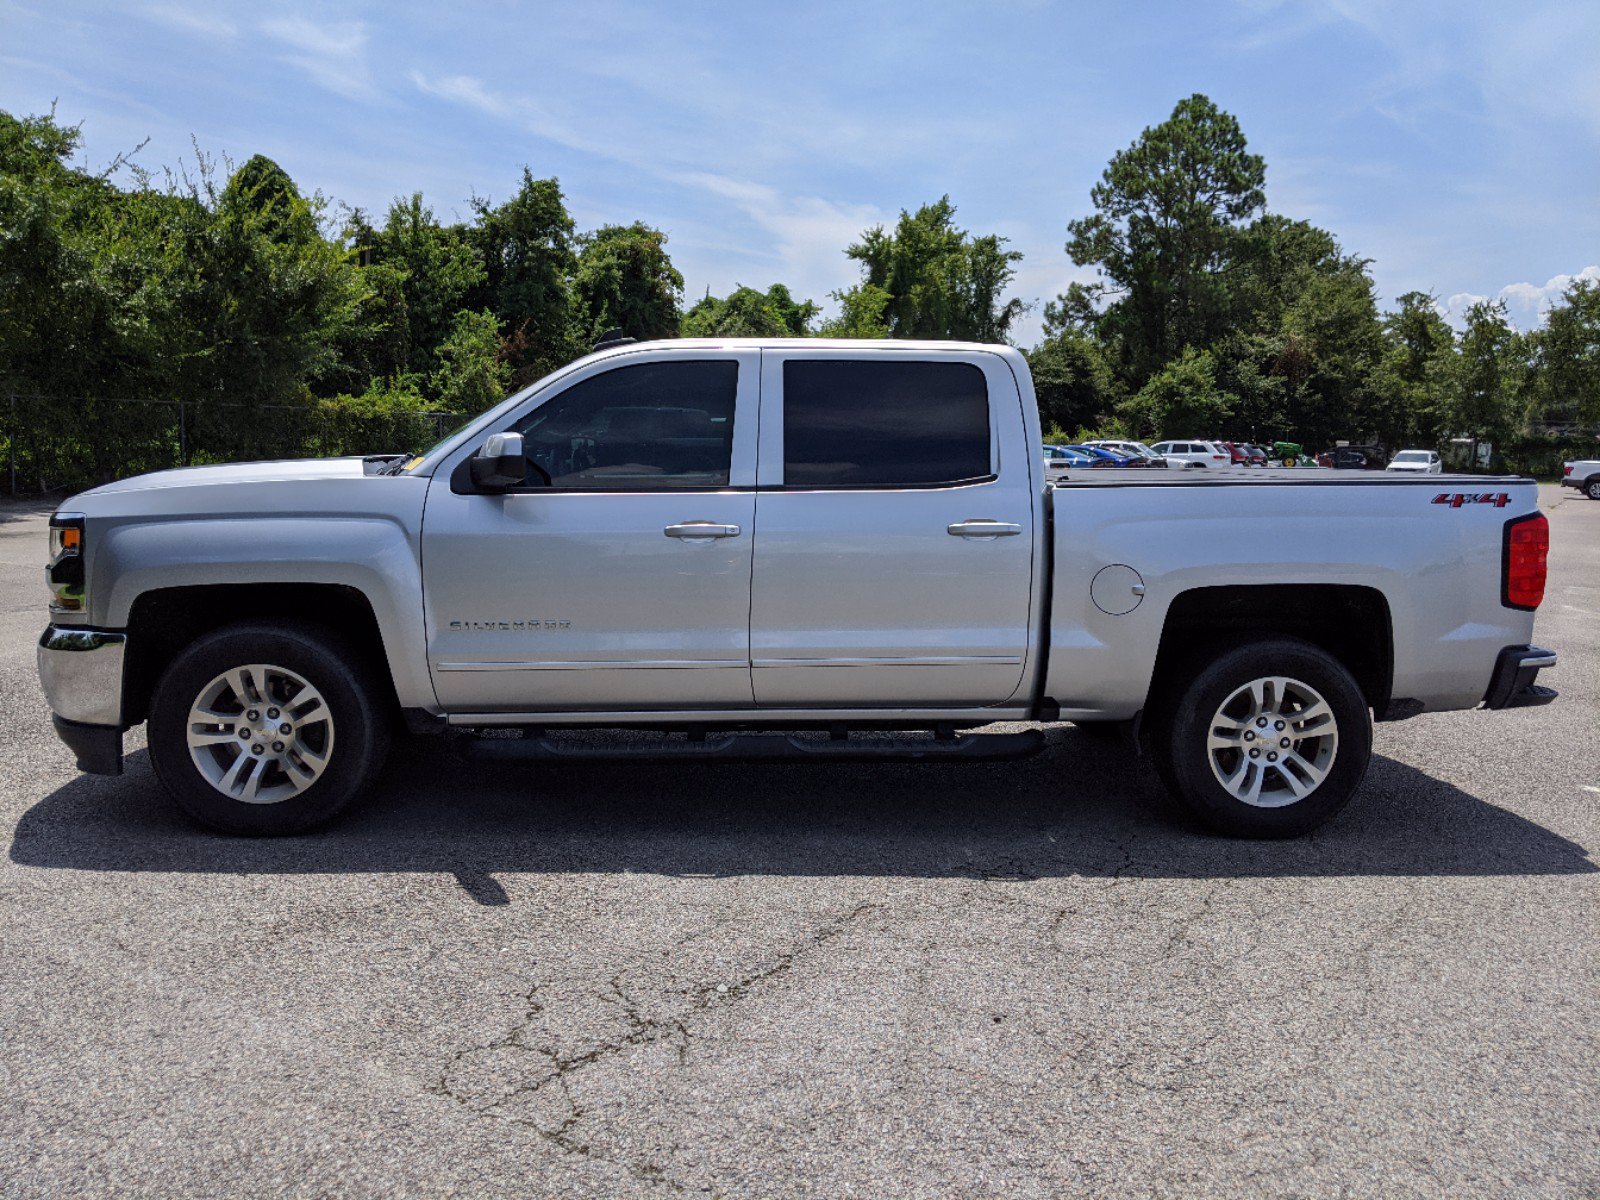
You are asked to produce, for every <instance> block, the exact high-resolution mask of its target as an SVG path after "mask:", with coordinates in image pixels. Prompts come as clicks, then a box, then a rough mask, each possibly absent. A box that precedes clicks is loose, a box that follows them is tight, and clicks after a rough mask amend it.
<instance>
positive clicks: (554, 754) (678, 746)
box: [457, 729, 1044, 763]
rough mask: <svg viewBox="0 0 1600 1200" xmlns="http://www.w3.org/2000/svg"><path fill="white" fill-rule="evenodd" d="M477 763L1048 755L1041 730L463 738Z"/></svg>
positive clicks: (464, 746)
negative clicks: (606, 740) (614, 739)
mask: <svg viewBox="0 0 1600 1200" xmlns="http://www.w3.org/2000/svg"><path fill="white" fill-rule="evenodd" d="M457 748H458V749H459V751H460V753H461V755H462V756H463V757H464V758H469V759H471V760H473V761H475V762H509V761H519V762H527V761H529V760H542V761H545V762H549V761H551V760H557V759H559V760H562V761H585V760H587V761H591V762H629V763H665V762H682V761H683V760H684V759H697V758H706V759H719V760H721V761H723V762H773V761H788V762H821V761H824V760H827V759H846V758H855V759H871V760H874V761H878V762H885V761H887V762H919V761H927V760H936V759H954V760H957V761H963V762H973V761H993V760H995V759H1006V758H1026V757H1028V756H1029V755H1031V754H1037V753H1038V752H1039V751H1040V750H1042V749H1044V734H1043V733H1042V732H1040V731H1039V730H1037V729H1028V730H1024V731H1023V732H1021V733H968V734H964V735H962V736H961V737H953V738H895V737H883V738H878V737H874V738H856V739H853V740H852V739H848V738H829V739H827V740H822V739H819V738H800V737H795V736H793V735H791V734H785V733H733V734H723V735H719V736H717V737H707V738H705V739H704V740H701V741H695V740H693V739H683V740H678V739H671V740H662V741H635V742H618V743H615V744H612V745H605V744H597V743H595V742H575V741H567V740H564V739H563V740H559V741H558V740H557V739H555V738H550V737H522V738H487V737H464V738H462V739H461V740H460V743H459V745H458V747H457Z"/></svg>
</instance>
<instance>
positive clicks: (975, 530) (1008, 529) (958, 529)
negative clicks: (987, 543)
mask: <svg viewBox="0 0 1600 1200" xmlns="http://www.w3.org/2000/svg"><path fill="white" fill-rule="evenodd" d="M949 532H950V536H951V537H964V538H997V537H1016V536H1017V534H1019V533H1021V532H1022V526H1021V525H1018V524H1016V523H1014V522H1012V521H984V520H978V521H957V522H956V523H955V524H954V525H952V526H950V530H949Z"/></svg>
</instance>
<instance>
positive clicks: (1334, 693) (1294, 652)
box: [1163, 639, 1372, 838]
mask: <svg viewBox="0 0 1600 1200" xmlns="http://www.w3.org/2000/svg"><path fill="white" fill-rule="evenodd" d="M1269 675H1278V676H1284V677H1286V678H1289V679H1296V680H1299V681H1300V682H1302V683H1305V684H1308V685H1309V686H1311V687H1312V688H1315V689H1316V690H1317V691H1318V692H1319V693H1321V695H1322V697H1323V699H1324V700H1326V701H1327V702H1328V706H1329V708H1330V709H1332V710H1333V714H1334V720H1335V721H1336V723H1337V728H1338V734H1339V748H1338V752H1337V754H1336V755H1335V757H1334V762H1333V767H1332V769H1331V770H1330V771H1329V772H1328V776H1327V778H1326V779H1325V780H1324V781H1323V782H1322V784H1321V786H1320V787H1318V788H1317V789H1316V791H1314V792H1312V793H1311V795H1309V796H1307V797H1306V798H1305V799H1304V800H1300V801H1296V802H1295V803H1293V804H1286V805H1284V806H1282V807H1280V808H1258V807H1256V806H1254V805H1250V804H1246V803H1245V802H1244V801H1242V800H1238V799H1236V798H1235V797H1234V796H1232V795H1231V794H1230V793H1229V792H1228V790H1227V789H1226V788H1224V787H1223V786H1222V784H1221V783H1219V782H1218V781H1217V778H1216V776H1215V775H1214V774H1213V773H1212V770H1211V760H1210V753H1209V751H1208V750H1207V748H1206V740H1207V738H1208V736H1209V732H1210V723H1211V718H1212V717H1213V716H1214V715H1215V714H1216V711H1217V709H1218V708H1219V707H1220V706H1221V705H1222V703H1223V701H1225V700H1226V699H1227V698H1228V697H1229V696H1230V695H1232V694H1233V693H1234V692H1235V691H1236V690H1237V689H1238V688H1240V687H1242V686H1244V685H1245V684H1247V683H1249V682H1250V681H1251V680H1254V679H1261V678H1265V677H1267V676H1269ZM1169 728H1170V732H1169V735H1168V739H1167V746H1166V747H1165V749H1166V754H1165V755H1164V756H1163V757H1164V758H1165V759H1166V762H1165V763H1164V764H1163V765H1164V766H1165V767H1166V768H1167V770H1166V771H1164V772H1163V775H1164V776H1165V777H1166V779H1167V782H1168V784H1169V786H1170V787H1171V788H1172V789H1173V790H1174V791H1175V792H1176V794H1177V796H1178V799H1179V800H1180V801H1182V802H1183V804H1184V805H1185V806H1186V807H1187V808H1188V809H1189V810H1190V811H1191V812H1192V813H1193V814H1194V815H1195V816H1196V817H1197V818H1199V819H1200V820H1201V821H1202V822H1203V823H1205V824H1206V825H1208V826H1210V827H1211V828H1212V829H1215V830H1217V831H1219V832H1221V833H1226V834H1230V835H1233V836H1236V837H1257V838H1283V837H1299V836H1301V835H1302V834H1305V833H1309V832H1310V831H1311V830H1313V829H1315V828H1317V827H1318V826H1319V825H1321V824H1323V823H1324V822H1325V821H1327V820H1328V819H1329V818H1331V817H1332V816H1333V815H1334V814H1335V813H1337V812H1338V811H1339V810H1340V809H1342V808H1343V807H1344V806H1345V805H1346V804H1347V803H1349V801H1350V797H1351V796H1352V795H1353V794H1354V793H1355V790H1356V788H1357V787H1358V786H1360V784H1361V781H1362V779H1363V778H1364V777H1365V776H1366V773H1367V764H1368V762H1369V761H1370V759H1371V756H1372V718H1371V715H1370V713H1369V712H1368V709H1367V702H1366V698H1365V697H1364V696H1363V695H1362V694H1361V689H1360V687H1359V686H1358V685H1357V684H1356V681H1355V680H1354V678H1352V677H1351V675H1350V673H1349V671H1347V670H1346V669H1345V668H1344V667H1343V666H1342V665H1341V664H1340V663H1339V662H1338V660H1336V659H1335V658H1333V657H1332V656H1331V655H1329V654H1328V653H1326V652H1325V651H1323V650H1321V649H1319V648H1318V647H1316V646H1313V645H1311V644H1310V643H1308V642H1300V641H1298V640H1291V639H1273V640H1272V641H1266V642H1254V643H1247V644H1244V645H1240V646H1237V647H1235V648H1233V649H1231V650H1227V651H1224V652H1223V653H1222V654H1220V655H1219V656H1218V657H1217V658H1215V659H1214V660H1213V661H1212V662H1211V663H1210V664H1209V665H1207V666H1206V667H1204V668H1203V669H1202V670H1201V671H1200V672H1199V673H1198V674H1197V675H1196V676H1195V677H1194V679H1193V681H1192V682H1191V683H1190V684H1189V686H1188V687H1187V688H1185V689H1184V691H1183V695H1182V698H1181V699H1180V700H1179V702H1178V704H1177V705H1176V707H1175V709H1174V711H1173V713H1172V716H1171V718H1170V722H1169Z"/></svg>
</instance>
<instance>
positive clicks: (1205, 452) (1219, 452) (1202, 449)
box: [1151, 442, 1233, 467]
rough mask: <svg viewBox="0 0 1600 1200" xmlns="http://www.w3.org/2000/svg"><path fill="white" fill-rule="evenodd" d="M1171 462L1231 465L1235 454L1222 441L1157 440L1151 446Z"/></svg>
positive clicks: (1199, 464)
mask: <svg viewBox="0 0 1600 1200" xmlns="http://www.w3.org/2000/svg"><path fill="white" fill-rule="evenodd" d="M1151 449H1153V450H1154V451H1155V452H1156V453H1157V454H1159V455H1161V457H1162V458H1164V459H1166V460H1167V462H1168V463H1169V464H1171V463H1175V464H1181V465H1183V466H1185V467H1231V466H1232V465H1233V456H1232V455H1231V454H1229V453H1228V451H1227V450H1226V449H1225V448H1224V447H1223V445H1222V443H1220V442H1157V443H1156V444H1155V445H1154V446H1152V447H1151Z"/></svg>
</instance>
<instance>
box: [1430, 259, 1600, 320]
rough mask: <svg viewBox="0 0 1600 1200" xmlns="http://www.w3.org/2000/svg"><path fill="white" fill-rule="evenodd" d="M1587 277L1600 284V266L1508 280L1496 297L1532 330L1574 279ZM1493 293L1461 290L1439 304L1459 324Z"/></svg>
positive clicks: (1510, 312)
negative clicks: (1535, 280) (1533, 278)
mask: <svg viewBox="0 0 1600 1200" xmlns="http://www.w3.org/2000/svg"><path fill="white" fill-rule="evenodd" d="M1578 279H1587V280H1590V281H1591V282H1594V283H1600V265H1597V266H1590V267H1584V268H1583V270H1581V271H1579V272H1578V273H1577V274H1576V275H1552V276H1551V277H1550V278H1549V279H1547V280H1545V282H1544V283H1542V284H1539V283H1508V284H1506V285H1505V287H1503V288H1501V289H1500V290H1499V291H1498V292H1496V293H1495V294H1494V296H1493V299H1495V300H1498V301H1500V302H1501V303H1502V304H1504V305H1505V306H1506V316H1507V318H1508V319H1509V320H1510V321H1511V323H1512V324H1513V325H1516V326H1518V327H1520V328H1522V329H1532V328H1534V327H1535V326H1537V325H1540V324H1543V322H1544V318H1545V314H1546V313H1548V312H1549V311H1550V309H1551V308H1552V307H1553V306H1554V305H1555V304H1556V303H1557V302H1558V301H1559V300H1560V299H1561V296H1562V293H1564V292H1565V291H1566V290H1567V289H1568V288H1569V287H1571V286H1572V284H1573V281H1574V280H1578ZM1489 299H1490V297H1489V296H1480V295H1478V294H1477V293H1475V292H1457V293H1456V294H1455V295H1453V296H1451V297H1449V298H1448V299H1447V300H1445V302H1444V303H1443V304H1442V305H1440V306H1439V308H1440V311H1441V313H1442V315H1444V316H1445V317H1447V318H1448V319H1450V320H1451V321H1453V322H1455V323H1457V324H1459V323H1460V322H1461V320H1462V318H1463V317H1465V316H1466V312H1467V309H1469V308H1471V307H1472V306H1473V305H1474V304H1482V303H1484V302H1485V301H1487V300H1489Z"/></svg>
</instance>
